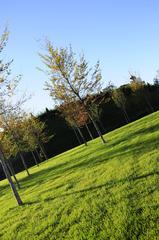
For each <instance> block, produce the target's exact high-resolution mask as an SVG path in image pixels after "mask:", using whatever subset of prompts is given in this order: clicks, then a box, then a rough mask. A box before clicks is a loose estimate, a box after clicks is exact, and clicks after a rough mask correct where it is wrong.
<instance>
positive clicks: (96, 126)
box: [88, 112, 106, 143]
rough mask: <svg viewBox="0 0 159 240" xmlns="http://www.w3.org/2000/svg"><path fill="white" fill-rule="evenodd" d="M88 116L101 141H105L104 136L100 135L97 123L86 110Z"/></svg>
mask: <svg viewBox="0 0 159 240" xmlns="http://www.w3.org/2000/svg"><path fill="white" fill-rule="evenodd" d="M88 116H89V118H90V120H91V121H92V123H93V125H94V128H95V129H96V131H97V133H98V136H99V137H100V138H101V139H102V142H103V143H106V141H105V139H104V137H103V135H102V133H101V131H100V129H99V127H98V125H97V123H96V122H95V121H94V119H93V117H92V116H91V114H90V113H89V112H88Z"/></svg>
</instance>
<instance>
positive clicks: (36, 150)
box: [35, 149, 42, 162]
mask: <svg viewBox="0 0 159 240" xmlns="http://www.w3.org/2000/svg"><path fill="white" fill-rule="evenodd" d="M35 152H36V154H37V156H38V158H39V160H40V162H42V160H41V157H40V156H39V153H38V150H37V149H35Z"/></svg>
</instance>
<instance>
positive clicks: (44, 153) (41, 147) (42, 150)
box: [39, 141, 48, 160]
mask: <svg viewBox="0 0 159 240" xmlns="http://www.w3.org/2000/svg"><path fill="white" fill-rule="evenodd" d="M39 147H40V150H41V152H42V154H43V155H44V158H45V160H47V159H48V157H47V155H46V152H45V149H44V146H43V144H42V143H41V142H40V141H39Z"/></svg>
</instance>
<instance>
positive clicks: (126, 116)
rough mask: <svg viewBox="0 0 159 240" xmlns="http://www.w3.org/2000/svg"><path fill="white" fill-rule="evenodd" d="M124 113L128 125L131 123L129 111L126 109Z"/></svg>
mask: <svg viewBox="0 0 159 240" xmlns="http://www.w3.org/2000/svg"><path fill="white" fill-rule="evenodd" d="M123 113H124V117H125V120H126V123H129V122H130V119H129V116H128V114H127V111H126V109H125V108H123Z"/></svg>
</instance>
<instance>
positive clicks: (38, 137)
mask: <svg viewBox="0 0 159 240" xmlns="http://www.w3.org/2000/svg"><path fill="white" fill-rule="evenodd" d="M26 124H27V127H28V129H27V131H28V134H29V136H30V141H32V142H34V145H35V146H37V147H39V148H40V150H41V152H42V154H43V156H44V157H45V160H47V159H48V157H47V154H46V151H45V149H44V145H43V144H44V143H47V142H48V141H49V140H50V139H51V138H52V137H53V136H54V135H48V134H47V133H46V126H45V123H43V122H41V121H39V120H38V118H36V117H34V116H33V114H30V117H29V118H28V119H27V120H26ZM31 144H32V143H31ZM31 144H30V145H31Z"/></svg>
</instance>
